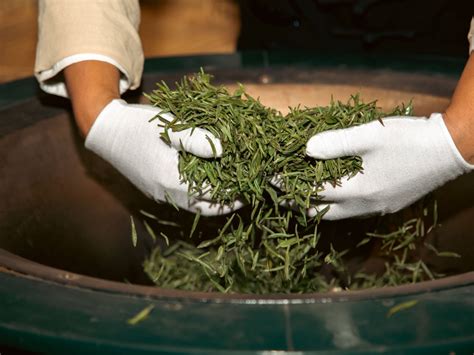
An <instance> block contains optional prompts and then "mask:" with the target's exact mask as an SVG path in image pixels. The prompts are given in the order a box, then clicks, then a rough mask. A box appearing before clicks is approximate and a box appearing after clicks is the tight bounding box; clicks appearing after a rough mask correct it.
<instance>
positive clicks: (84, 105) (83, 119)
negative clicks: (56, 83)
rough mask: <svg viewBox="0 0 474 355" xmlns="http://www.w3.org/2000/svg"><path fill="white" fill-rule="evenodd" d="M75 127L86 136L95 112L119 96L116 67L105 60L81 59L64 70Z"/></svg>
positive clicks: (94, 117) (118, 75)
mask: <svg viewBox="0 0 474 355" xmlns="http://www.w3.org/2000/svg"><path fill="white" fill-rule="evenodd" d="M64 76H65V78H66V85H67V89H68V94H69V97H70V98H71V102H72V108H73V111H74V117H75V120H76V123H77V126H78V128H79V130H80V132H81V134H82V135H83V136H87V134H88V133H89V130H90V128H91V127H92V125H93V124H94V122H95V120H96V118H97V116H98V115H99V113H100V112H101V111H102V110H103V109H104V107H105V106H107V104H109V103H110V102H111V101H112V100H114V99H118V98H120V92H119V80H120V73H119V71H118V69H117V68H116V67H115V66H113V65H111V64H109V63H106V62H100V61H84V62H79V63H75V64H72V65H70V66H68V67H67V68H65V69H64Z"/></svg>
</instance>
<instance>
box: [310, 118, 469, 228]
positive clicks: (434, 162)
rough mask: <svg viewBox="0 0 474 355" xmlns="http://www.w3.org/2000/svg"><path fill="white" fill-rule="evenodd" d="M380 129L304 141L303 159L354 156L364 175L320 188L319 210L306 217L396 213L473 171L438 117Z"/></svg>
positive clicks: (373, 126) (397, 121) (392, 122)
mask: <svg viewBox="0 0 474 355" xmlns="http://www.w3.org/2000/svg"><path fill="white" fill-rule="evenodd" d="M383 123H384V125H381V124H380V122H378V121H374V122H371V123H368V124H365V125H361V126H357V127H351V128H347V129H340V130H334V131H326V132H323V133H319V134H317V135H315V136H313V137H312V138H311V139H310V140H309V141H308V143H307V146H306V152H307V155H308V156H310V157H312V158H316V159H333V158H337V157H344V156H360V157H361V158H362V160H363V163H362V166H363V169H364V170H363V172H361V173H359V174H357V175H355V176H354V177H352V178H347V177H343V178H342V179H341V184H340V185H341V186H333V185H331V184H330V183H325V184H324V185H323V191H321V193H320V195H321V197H322V198H323V201H322V204H321V205H317V206H313V207H311V208H310V209H309V211H308V214H309V215H310V216H314V215H316V213H317V211H318V210H322V209H324V208H325V207H326V206H329V207H330V208H329V210H328V212H326V213H325V214H324V216H323V217H322V218H323V219H328V220H336V219H343V218H349V217H360V216H368V215H374V214H386V213H392V212H396V211H398V210H400V209H402V208H404V207H406V206H408V205H410V204H411V203H413V202H415V201H417V200H418V199H419V198H421V197H423V196H424V195H425V194H427V193H429V192H430V191H432V190H434V189H436V188H437V187H439V186H441V185H443V184H444V183H446V182H447V181H449V180H452V179H455V178H456V177H458V176H459V175H461V174H464V173H466V172H468V171H471V170H472V169H473V168H474V165H470V164H469V163H467V162H466V161H465V160H464V159H463V157H462V156H461V154H460V153H459V151H458V149H457V147H456V145H455V143H454V142H453V139H452V138H451V135H450V133H449V131H448V129H447V128H446V125H445V123H444V120H443V116H442V115H441V114H439V113H434V114H432V115H431V117H430V118H429V119H427V118H425V117H387V118H385V119H384V120H383Z"/></svg>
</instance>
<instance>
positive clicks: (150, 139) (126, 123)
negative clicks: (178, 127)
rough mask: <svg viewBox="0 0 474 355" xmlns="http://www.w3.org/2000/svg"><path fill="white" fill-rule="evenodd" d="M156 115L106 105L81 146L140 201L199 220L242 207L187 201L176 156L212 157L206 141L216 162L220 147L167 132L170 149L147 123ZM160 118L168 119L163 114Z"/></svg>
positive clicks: (118, 103)
mask: <svg viewBox="0 0 474 355" xmlns="http://www.w3.org/2000/svg"><path fill="white" fill-rule="evenodd" d="M160 111H161V110H160V109H158V108H156V107H153V106H148V105H131V104H127V103H126V102H125V101H123V100H113V101H111V102H110V103H109V104H108V105H107V106H106V107H105V108H104V109H103V110H102V112H101V113H100V114H99V116H98V117H97V119H96V121H95V122H94V124H93V126H92V128H91V130H90V132H89V134H88V135H87V138H86V142H85V146H86V148H88V149H90V150H92V151H93V152H95V153H96V154H98V155H99V156H101V157H102V158H104V159H105V160H107V161H108V162H109V163H111V164H112V165H113V166H114V167H115V168H117V169H118V170H119V171H120V172H121V173H122V174H123V175H124V176H125V177H127V178H128V179H129V180H130V181H131V182H132V183H133V184H134V185H135V186H137V187H138V188H139V189H140V190H141V191H142V192H143V193H144V194H145V195H147V196H148V197H150V198H153V199H154V200H155V201H167V200H168V199H171V200H172V203H175V204H176V205H177V206H178V207H180V208H183V209H185V210H188V211H192V212H197V211H198V210H200V212H201V214H202V215H217V214H225V213H229V212H231V211H233V210H235V209H238V208H240V207H241V206H242V203H241V202H240V201H236V202H235V203H234V204H232V205H219V204H216V203H213V202H212V201H210V200H209V199H207V198H206V196H193V197H188V185H187V184H185V183H182V182H181V181H180V176H179V171H178V160H179V153H178V150H179V149H180V147H181V146H182V147H183V148H184V149H185V150H186V151H188V152H190V153H192V154H194V155H197V156H199V157H203V158H210V157H213V156H214V155H213V151H212V147H211V145H210V143H209V141H208V140H207V139H206V136H207V137H209V139H211V140H212V142H213V144H214V147H215V149H216V156H219V155H221V154H222V146H221V143H220V141H219V140H218V139H217V138H216V137H214V136H213V135H212V134H211V133H210V132H208V131H206V130H204V129H200V128H196V129H194V131H192V130H191V129H188V130H183V131H180V132H171V131H170V132H169V137H170V140H171V144H172V146H171V147H170V146H169V145H167V144H166V143H165V142H163V141H162V139H161V138H160V133H161V132H162V130H163V129H162V128H160V127H157V124H155V123H150V122H148V121H149V120H150V119H151V118H153V117H154V116H156V114H158V113H159V112H160ZM164 116H165V117H166V116H168V118H170V117H171V115H169V114H165V115H164Z"/></svg>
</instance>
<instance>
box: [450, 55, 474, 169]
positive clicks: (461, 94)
mask: <svg viewBox="0 0 474 355" xmlns="http://www.w3.org/2000/svg"><path fill="white" fill-rule="evenodd" d="M444 121H445V123H446V126H447V127H448V130H449V132H450V133H451V136H452V137H453V140H454V143H455V144H456V146H457V148H458V150H459V152H460V153H461V155H462V156H463V157H464V159H465V160H466V161H467V162H469V163H471V164H473V163H474V53H473V54H471V56H470V58H469V60H468V62H467V64H466V67H465V68H464V71H463V73H462V75H461V79H460V80H459V82H458V85H457V87H456V90H455V91H454V94H453V97H452V99H451V103H450V104H449V106H448V108H447V109H446V112H445V113H444Z"/></svg>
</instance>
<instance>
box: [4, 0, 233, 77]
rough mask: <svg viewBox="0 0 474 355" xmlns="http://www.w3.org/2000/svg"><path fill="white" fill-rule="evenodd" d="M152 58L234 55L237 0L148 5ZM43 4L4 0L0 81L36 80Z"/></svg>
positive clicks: (147, 43) (145, 28)
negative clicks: (39, 20)
mask: <svg viewBox="0 0 474 355" xmlns="http://www.w3.org/2000/svg"><path fill="white" fill-rule="evenodd" d="M140 4H141V9H142V13H141V15H142V22H141V26H140V36H141V38H142V42H143V48H144V52H145V56H146V57H152V56H158V55H159V56H170V55H186V54H197V53H230V52H233V51H234V50H235V43H236V39H237V35H238V31H239V12H238V7H237V5H236V4H235V2H234V1H232V0H160V1H157V0H142V1H141V2H140ZM37 13H38V10H37V0H0V52H1V54H2V55H1V56H0V82H6V81H9V80H14V79H18V78H22V77H26V76H30V75H33V65H34V60H35V50H36V38H37V22H36V21H37Z"/></svg>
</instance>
